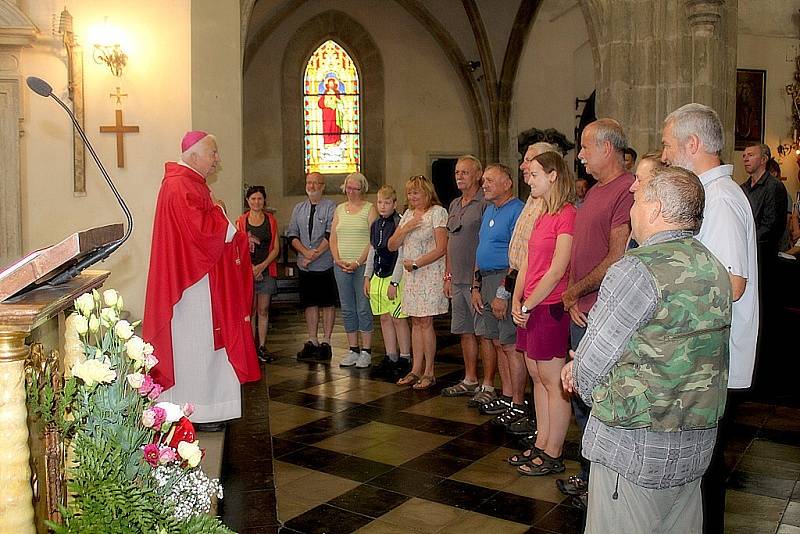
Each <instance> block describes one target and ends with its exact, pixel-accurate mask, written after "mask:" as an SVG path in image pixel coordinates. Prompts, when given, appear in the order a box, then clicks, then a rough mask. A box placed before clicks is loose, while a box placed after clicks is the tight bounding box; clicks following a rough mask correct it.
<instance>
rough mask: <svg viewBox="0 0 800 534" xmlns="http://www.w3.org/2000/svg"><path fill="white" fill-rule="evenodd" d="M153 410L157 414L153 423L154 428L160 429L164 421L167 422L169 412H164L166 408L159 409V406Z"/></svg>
mask: <svg viewBox="0 0 800 534" xmlns="http://www.w3.org/2000/svg"><path fill="white" fill-rule="evenodd" d="M151 409H152V410H153V413H154V414H155V420H154V421H153V428H158V427H160V426H161V425H163V424H164V421H166V420H167V411H166V410H164V408H159V407H158V406H154V407H153V408H151Z"/></svg>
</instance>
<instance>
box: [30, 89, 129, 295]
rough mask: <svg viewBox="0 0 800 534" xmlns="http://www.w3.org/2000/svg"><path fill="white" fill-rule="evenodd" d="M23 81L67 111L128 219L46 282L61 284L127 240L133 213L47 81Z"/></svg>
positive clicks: (76, 122) (81, 130) (69, 112)
mask: <svg viewBox="0 0 800 534" xmlns="http://www.w3.org/2000/svg"><path fill="white" fill-rule="evenodd" d="M25 82H26V83H27V84H28V87H30V89H31V91H33V92H34V93H36V94H37V95H39V96H43V97H45V98H47V97H51V98H52V99H53V100H55V101H56V102H57V103H58V105H59V106H61V107H62V108H64V111H66V112H67V115H69V118H70V119H72V124H73V125H74V126H75V129H76V130H77V131H78V134H79V135H80V136H81V139H82V140H83V144H84V145H86V148H87V149H88V150H89V153H90V154H91V155H92V159H94V162H95V164H96V165H97V168H98V169H100V173H101V174H102V175H103V178H105V179H106V183H107V184H108V187H110V188H111V192H112V193H114V196H115V197H116V199H117V202H118V203H119V205H120V207H121V208H122V211H123V212H124V213H125V218H126V219H127V221H128V229H127V230H126V232H125V234H124V235H123V236H122V238H121V239H118V240H116V241H112V242H111V243H109V244H107V245H103V246H101V247H97V248H96V249H95V250H94V251H92V252H91V253H89V255H87V256H86V257H85V258H83V259H82V260H80V261H79V262H77V263H76V264H75V265H73V266H71V267H69V268H68V269H66V270H65V271H63V272H61V273H59V274H58V275H56V276H54V277H53V278H52V279H51V280H50V281H49V282H48V283H49V284H50V285H59V284H63V283H64V282H67V281H69V280H71V279H73V278H74V277H76V276H77V275H79V274H80V272H81V271H83V270H84V269H86V268H87V267H89V266H91V265H94V264H95V263H97V262H98V261H103V260H105V259H106V258H108V257H109V256H110V255H111V253H112V252H114V251H115V250H117V249H118V248H119V247H121V246H122V244H123V243H124V242H125V241H127V240H128V238H129V237H130V235H131V232H132V231H133V215H131V210H129V209H128V206H127V204H125V201H124V200H123V199H122V196H121V195H120V194H119V191H117V188H116V186H115V185H114V182H112V181H111V177H110V176H109V175H108V172H107V171H106V168H105V167H104V166H103V163H102V162H101V161H100V158H99V157H97V153H96V152H95V151H94V147H93V146H92V143H90V142H89V139H88V138H87V137H86V133H85V132H84V131H83V128H81V125H80V124H79V123H78V120H77V119H76V118H75V115H74V114H73V113H72V111H71V110H70V109H69V108H68V107H67V106H66V105H65V104H64V102H62V101H61V99H60V98H58V97H57V96H56V95H54V94H53V87H52V86H51V85H50V84H49V83H47V82H46V81H44V80H42V79H41V78H37V77H36V76H28V78H27V79H26V80H25Z"/></svg>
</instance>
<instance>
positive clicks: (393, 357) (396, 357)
mask: <svg viewBox="0 0 800 534" xmlns="http://www.w3.org/2000/svg"><path fill="white" fill-rule="evenodd" d="M386 356H387V357H388V358H389V361H391V362H396V361H397V359H398V356H397V354H387V355H386Z"/></svg>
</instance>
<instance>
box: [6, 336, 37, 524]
mask: <svg viewBox="0 0 800 534" xmlns="http://www.w3.org/2000/svg"><path fill="white" fill-rule="evenodd" d="M26 336H27V334H26V333H25V332H0V429H2V431H0V488H2V491H0V533H9V534H11V533H14V534H17V533H19V534H28V533H31V534H32V533H34V532H35V531H36V530H35V528H34V522H33V491H32V489H31V468H30V451H29V449H28V424H27V421H28V411H27V408H26V406H25V358H26V357H27V356H28V347H26V346H25V337H26Z"/></svg>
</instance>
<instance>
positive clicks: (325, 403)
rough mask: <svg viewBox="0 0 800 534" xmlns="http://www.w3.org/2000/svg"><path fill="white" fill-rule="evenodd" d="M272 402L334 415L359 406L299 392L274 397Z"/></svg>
mask: <svg viewBox="0 0 800 534" xmlns="http://www.w3.org/2000/svg"><path fill="white" fill-rule="evenodd" d="M271 400H274V401H275V402H282V403H284V404H294V405H295V406H304V407H306V408H311V409H313V410H322V411H325V412H332V413H338V412H343V411H345V410H350V409H352V408H355V407H357V406H358V403H355V402H349V401H346V400H342V399H333V398H330V397H323V396H321V395H312V394H310V393H301V392H299V391H295V392H292V393H285V394H283V395H281V396H280V397H273V398H272V399H271Z"/></svg>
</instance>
